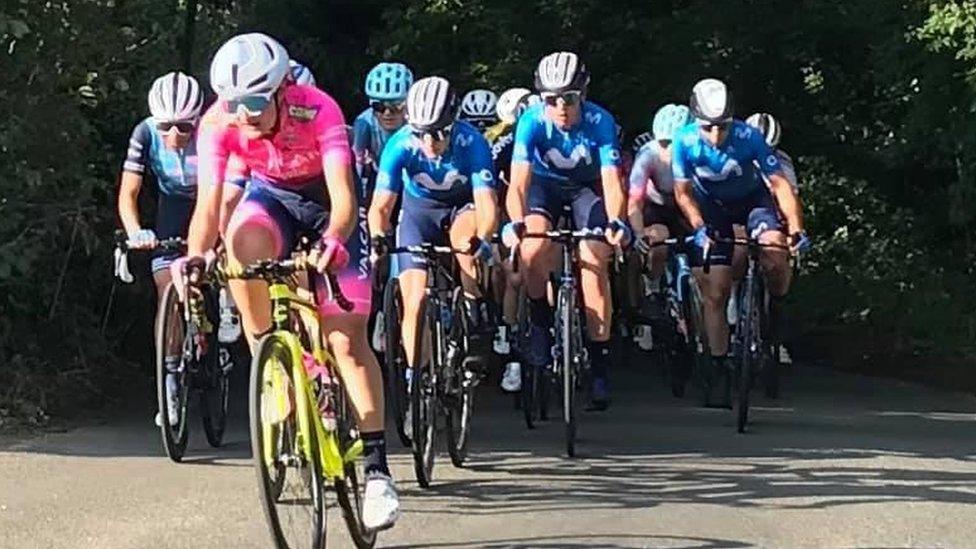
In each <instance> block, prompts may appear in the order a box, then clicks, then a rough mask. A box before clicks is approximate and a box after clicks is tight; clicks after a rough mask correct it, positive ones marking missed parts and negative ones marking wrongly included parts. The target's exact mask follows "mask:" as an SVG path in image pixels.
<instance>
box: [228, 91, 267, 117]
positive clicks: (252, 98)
mask: <svg viewBox="0 0 976 549" xmlns="http://www.w3.org/2000/svg"><path fill="white" fill-rule="evenodd" d="M270 104H271V96H270V95H249V96H247V97H242V98H240V99H235V100H233V101H228V102H227V112H229V113H237V112H238V111H240V110H241V109H244V112H246V113H247V114H248V115H249V116H258V115H259V114H261V113H263V112H264V109H267V108H268V105H270Z"/></svg>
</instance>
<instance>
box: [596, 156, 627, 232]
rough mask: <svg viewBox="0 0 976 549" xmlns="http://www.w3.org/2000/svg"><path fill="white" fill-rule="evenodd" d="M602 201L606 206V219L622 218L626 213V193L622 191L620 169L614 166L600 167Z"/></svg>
mask: <svg viewBox="0 0 976 549" xmlns="http://www.w3.org/2000/svg"><path fill="white" fill-rule="evenodd" d="M600 171H601V175H602V176H603V177H602V179H603V201H604V203H605V206H606V208H607V219H611V220H613V219H623V218H624V216H625V215H627V195H626V194H625V193H624V184H623V180H622V179H620V170H618V169H617V168H616V167H615V166H608V167H605V168H602V169H601V170H600Z"/></svg>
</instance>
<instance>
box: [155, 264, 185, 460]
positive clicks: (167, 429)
mask: <svg viewBox="0 0 976 549" xmlns="http://www.w3.org/2000/svg"><path fill="white" fill-rule="evenodd" d="M160 303H161V304H162V305H161V306H160V307H159V310H158V311H156V400H157V404H158V406H159V415H160V419H161V422H160V426H159V429H160V432H161V434H162V437H163V447H164V448H165V449H166V455H167V456H168V457H169V458H170V459H171V460H173V461H174V462H176V463H179V462H180V461H182V460H183V454H184V453H185V452H186V444H187V441H188V439H189V434H190V429H189V426H188V425H187V417H186V416H187V408H188V406H187V403H188V401H189V395H190V376H189V375H188V370H189V364H187V363H186V362H187V360H188V358H189V357H192V356H194V354H195V353H194V349H193V347H194V343H193V341H192V339H191V338H190V337H188V336H187V327H186V323H185V322H184V319H183V303H182V302H181V301H180V296H179V293H178V292H177V291H176V287H175V286H174V285H173V283H172V282H171V283H170V284H168V285H167V286H166V289H165V290H163V299H162V300H161V301H160ZM174 366H175V368H174ZM167 384H169V385H170V387H169V388H167ZM170 393H174V396H175V400H176V406H175V408H174V412H175V417H172V416H173V414H171V413H170V409H169V408H170V407H169V394H170Z"/></svg>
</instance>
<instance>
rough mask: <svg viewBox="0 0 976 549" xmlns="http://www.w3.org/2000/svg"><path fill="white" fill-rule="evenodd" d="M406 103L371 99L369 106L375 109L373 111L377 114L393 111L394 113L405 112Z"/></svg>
mask: <svg viewBox="0 0 976 549" xmlns="http://www.w3.org/2000/svg"><path fill="white" fill-rule="evenodd" d="M404 106H405V103H403V102H400V103H387V102H386V101H370V102H369V108H371V109H373V112H375V113H377V114H384V113H386V112H391V113H393V114H400V113H401V112H403V108H404Z"/></svg>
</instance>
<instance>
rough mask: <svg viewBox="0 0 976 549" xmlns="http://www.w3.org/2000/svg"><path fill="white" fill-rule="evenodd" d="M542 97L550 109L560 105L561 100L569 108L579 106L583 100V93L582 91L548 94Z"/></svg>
mask: <svg viewBox="0 0 976 549" xmlns="http://www.w3.org/2000/svg"><path fill="white" fill-rule="evenodd" d="M541 95H542V100H543V101H545V102H546V105H549V106H550V107H555V106H556V105H557V104H558V103H559V100H560V99H562V100H563V103H565V104H566V105H567V106H569V107H573V106H576V105H578V104H579V102H580V101H581V100H582V99H583V92H581V91H566V92H562V93H548V92H547V93H543V94H541Z"/></svg>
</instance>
